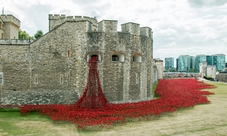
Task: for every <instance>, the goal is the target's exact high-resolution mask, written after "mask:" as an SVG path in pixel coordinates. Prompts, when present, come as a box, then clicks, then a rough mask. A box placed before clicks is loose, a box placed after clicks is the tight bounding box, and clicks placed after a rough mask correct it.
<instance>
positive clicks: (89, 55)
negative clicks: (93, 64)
mask: <svg viewBox="0 0 227 136" xmlns="http://www.w3.org/2000/svg"><path fill="white" fill-rule="evenodd" d="M92 57H97V58H98V62H101V55H100V54H99V53H89V54H87V62H88V61H89V60H90V58H92Z"/></svg>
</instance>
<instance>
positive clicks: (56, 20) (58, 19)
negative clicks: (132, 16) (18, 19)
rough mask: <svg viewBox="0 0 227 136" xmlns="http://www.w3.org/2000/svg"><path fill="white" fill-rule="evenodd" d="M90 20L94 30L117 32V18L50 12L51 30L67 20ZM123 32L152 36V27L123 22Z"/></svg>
mask: <svg viewBox="0 0 227 136" xmlns="http://www.w3.org/2000/svg"><path fill="white" fill-rule="evenodd" d="M83 20H86V21H90V22H91V25H92V28H91V30H92V31H100V32H107V33H108V32H111V33H112V32H117V30H118V29H117V24H118V21H117V20H102V21H100V22H98V21H97V20H96V19H95V18H91V17H88V16H65V15H64V14H49V30H52V29H54V28H55V27H56V26H58V25H60V24H62V23H64V22H66V21H83ZM121 32H127V33H130V34H132V35H142V36H147V37H150V38H152V29H151V28H149V27H140V24H138V23H134V22H128V23H124V24H121Z"/></svg>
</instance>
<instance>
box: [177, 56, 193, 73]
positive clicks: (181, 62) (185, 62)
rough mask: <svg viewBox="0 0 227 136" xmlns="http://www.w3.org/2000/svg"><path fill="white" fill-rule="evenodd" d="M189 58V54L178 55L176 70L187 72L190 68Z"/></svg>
mask: <svg viewBox="0 0 227 136" xmlns="http://www.w3.org/2000/svg"><path fill="white" fill-rule="evenodd" d="M190 59H191V56H189V55H180V56H179V57H178V58H177V71H179V72H189V70H190V64H191V62H190Z"/></svg>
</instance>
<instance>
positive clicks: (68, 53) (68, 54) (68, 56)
mask: <svg viewBox="0 0 227 136" xmlns="http://www.w3.org/2000/svg"><path fill="white" fill-rule="evenodd" d="M70 57H71V53H70V50H68V51H67V58H70Z"/></svg>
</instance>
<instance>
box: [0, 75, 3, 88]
mask: <svg viewBox="0 0 227 136" xmlns="http://www.w3.org/2000/svg"><path fill="white" fill-rule="evenodd" d="M2 84H3V73H2V72H0V85H2Z"/></svg>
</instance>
